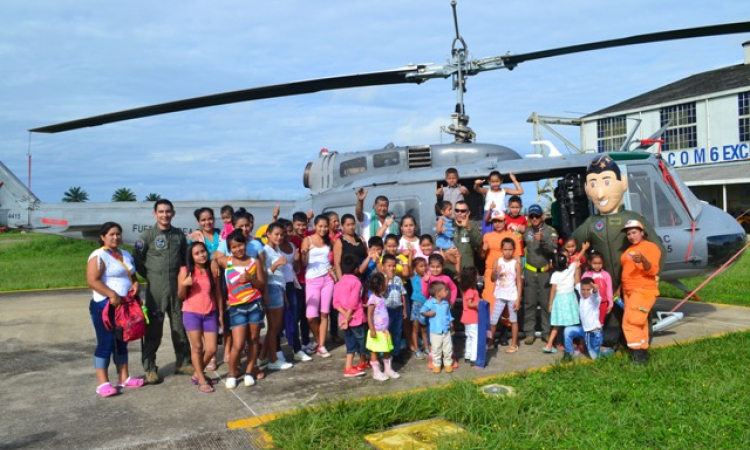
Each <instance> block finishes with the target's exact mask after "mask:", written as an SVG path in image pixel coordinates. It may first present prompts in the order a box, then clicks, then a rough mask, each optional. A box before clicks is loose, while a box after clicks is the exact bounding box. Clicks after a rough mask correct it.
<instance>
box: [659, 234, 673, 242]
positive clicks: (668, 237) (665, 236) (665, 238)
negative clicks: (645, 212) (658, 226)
mask: <svg viewBox="0 0 750 450" xmlns="http://www.w3.org/2000/svg"><path fill="white" fill-rule="evenodd" d="M661 240H662V241H664V242H672V238H671V237H670V236H669V235H668V234H665V235H664V236H662V237H661Z"/></svg>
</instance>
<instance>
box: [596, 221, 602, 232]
mask: <svg viewBox="0 0 750 450" xmlns="http://www.w3.org/2000/svg"><path fill="white" fill-rule="evenodd" d="M594 229H595V230H596V231H602V230H603V229H604V221H603V220H597V221H596V223H595V224H594Z"/></svg>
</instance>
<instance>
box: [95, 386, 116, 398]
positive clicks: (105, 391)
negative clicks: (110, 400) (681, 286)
mask: <svg viewBox="0 0 750 450" xmlns="http://www.w3.org/2000/svg"><path fill="white" fill-rule="evenodd" d="M96 393H97V394H99V396H100V397H102V398H104V397H112V396H113V395H117V394H118V392H117V389H115V388H113V387H112V385H111V384H109V383H104V384H102V385H101V386H99V387H98V388H96Z"/></svg>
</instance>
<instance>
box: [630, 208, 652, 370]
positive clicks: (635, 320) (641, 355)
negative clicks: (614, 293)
mask: <svg viewBox="0 0 750 450" xmlns="http://www.w3.org/2000/svg"><path fill="white" fill-rule="evenodd" d="M622 229H623V231H625V232H626V235H627V238H628V241H629V242H630V247H628V249H627V250H625V252H624V253H623V254H622V255H621V256H620V262H621V263H622V277H621V279H622V294H623V300H624V302H625V312H624V314H623V320H622V332H623V333H624V334H625V340H626V342H627V344H628V348H630V349H631V350H632V351H633V362H634V363H635V364H645V363H646V362H648V338H649V336H648V315H649V312H650V311H651V308H653V306H654V303H655V302H656V297H657V296H658V295H659V283H658V280H657V275H659V259H660V258H661V250H660V249H659V247H658V246H657V245H656V244H654V243H653V242H650V241H649V240H648V239H647V237H648V236H647V235H646V232H645V231H643V224H642V223H641V221H639V220H628V221H627V222H626V223H625V226H624V227H622Z"/></svg>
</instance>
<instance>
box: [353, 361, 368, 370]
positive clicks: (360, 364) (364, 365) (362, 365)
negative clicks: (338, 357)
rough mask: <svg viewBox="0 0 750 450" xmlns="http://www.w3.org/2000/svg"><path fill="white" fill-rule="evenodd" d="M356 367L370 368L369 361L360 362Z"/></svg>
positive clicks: (358, 368) (361, 368)
mask: <svg viewBox="0 0 750 450" xmlns="http://www.w3.org/2000/svg"><path fill="white" fill-rule="evenodd" d="M356 367H357V370H362V371H364V370H367V369H369V368H370V361H365V362H361V363H359V364H357V365H356Z"/></svg>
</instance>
